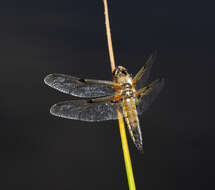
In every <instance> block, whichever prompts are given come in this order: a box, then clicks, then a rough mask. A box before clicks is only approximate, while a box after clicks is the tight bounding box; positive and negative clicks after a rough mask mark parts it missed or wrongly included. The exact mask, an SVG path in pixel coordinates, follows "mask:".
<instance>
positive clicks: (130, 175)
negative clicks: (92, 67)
mask: <svg viewBox="0 0 215 190" xmlns="http://www.w3.org/2000/svg"><path fill="white" fill-rule="evenodd" d="M104 9H105V24H106V34H107V41H108V50H109V56H110V64H111V70H112V72H113V71H114V70H115V67H116V66H115V60H114V53H113V45H112V39H111V32H110V22H109V15H108V4H107V0H104ZM118 118H119V119H118V120H119V130H120V136H121V142H122V149H123V155H124V160H125V168H126V173H127V179H128V185H129V189H130V190H136V186H135V181H134V175H133V169H132V164H131V158H130V153H129V148H128V142H127V137H126V131H125V124H124V120H123V117H122V113H121V112H120V111H119V110H118Z"/></svg>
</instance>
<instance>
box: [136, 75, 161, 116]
mask: <svg viewBox="0 0 215 190" xmlns="http://www.w3.org/2000/svg"><path fill="white" fill-rule="evenodd" d="M163 87H164V79H160V80H156V81H154V82H152V83H151V84H150V85H148V86H147V87H145V88H146V90H145V91H144V90H143V92H142V94H140V96H139V97H137V111H138V114H141V113H143V112H145V111H146V110H147V109H148V108H149V107H150V105H151V104H152V102H153V101H154V100H155V99H156V97H157V96H158V95H159V93H160V91H161V90H162V88H163ZM137 92H138V91H137Z"/></svg>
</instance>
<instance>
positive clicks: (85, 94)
mask: <svg viewBox="0 0 215 190" xmlns="http://www.w3.org/2000/svg"><path fill="white" fill-rule="evenodd" d="M44 82H45V83H46V84H47V85H48V86H50V87H52V88H54V89H56V90H59V91H61V92H63V93H66V94H70V95H73V96H77V97H82V98H92V97H101V96H109V95H113V93H114V88H120V86H119V84H117V83H114V82H112V81H103V80H90V79H81V78H77V77H73V76H70V75H65V74H50V75H48V76H46V77H45V79H44Z"/></svg>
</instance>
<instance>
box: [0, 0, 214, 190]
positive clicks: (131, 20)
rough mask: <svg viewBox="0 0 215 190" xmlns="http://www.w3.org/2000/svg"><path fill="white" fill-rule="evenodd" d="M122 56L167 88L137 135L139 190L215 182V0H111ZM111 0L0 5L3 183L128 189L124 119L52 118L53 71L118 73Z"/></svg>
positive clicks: (0, 162) (0, 186) (0, 159)
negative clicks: (153, 57) (140, 141)
mask: <svg viewBox="0 0 215 190" xmlns="http://www.w3.org/2000/svg"><path fill="white" fill-rule="evenodd" d="M109 8H110V16H111V27H112V37H113V44H114V50H115V57H116V62H117V64H118V65H123V66H125V67H127V68H128V70H129V71H130V72H131V73H133V74H135V73H136V72H137V71H138V70H139V68H140V67H141V66H142V65H143V64H144V63H145V61H146V60H147V57H148V56H149V55H150V53H151V52H153V51H154V50H157V51H158V58H157V63H156V64H155V65H154V66H153V71H152V74H151V79H155V78H157V77H158V76H163V77H164V78H165V79H166V86H165V88H164V90H163V91H162V93H161V94H160V96H159V98H157V100H156V101H155V102H154V104H153V105H152V106H151V108H150V109H149V110H148V112H146V113H145V114H144V115H143V118H144V125H143V124H142V125H143V127H144V138H145V154H144V155H141V154H139V153H138V152H137V151H136V149H135V147H134V145H133V144H132V142H131V140H130V138H129V140H128V141H129V146H130V151H131V157H132V162H133V169H134V174H135V179H136V185H137V189H147V190H148V189H150V190H155V189H156V190H157V189H165V190H167V189H171V190H172V189H184V190H188V189H189V190H190V189H196V190H197V189H214V187H212V185H213V183H214V177H215V175H214V159H215V154H214V145H215V143H214V126H213V125H212V122H210V121H209V120H210V115H211V116H212V114H211V113H213V112H214V110H213V109H212V108H211V109H210V108H209V100H210V99H211V98H212V94H210V93H209V88H210V89H213V88H214V86H213V85H212V82H213V79H212V74H214V70H213V69H214V60H215V59H214V58H215V54H214V50H215V47H214V42H215V40H214V39H215V38H214V33H215V23H214V18H215V14H214V3H211V4H207V3H206V2H204V3H203V1H199V2H198V1H185V0H182V1H152V0H151V1H133V2H131V1H122V0H121V1H111V2H110V6H109ZM103 12H104V10H103V2H102V0H92V1H87V0H84V1H78V0H76V1H75V0H72V1H53V0H52V1H49V0H47V1H41V0H37V1H26V0H23V1H22V0H19V1H15V0H14V1H13V0H11V1H1V2H0V65H1V67H0V68H1V69H0V87H1V93H0V175H1V178H0V189H4V190H5V189H8V190H12V189H15V188H16V189H17V188H18V189H23V190H25V189H28V190H29V189H32V190H37V189H40V190H43V189H46V190H47V189H56V190H58V189H128V187H127V179H126V174H125V168H124V160H123V155H122V149H121V142H120V136H119V130H118V123H117V122H116V121H108V122H102V123H86V122H79V121H73V120H66V119H61V118H57V117H54V116H51V115H50V114H49V108H50V106H51V105H52V104H54V103H56V102H59V101H63V100H69V99H70V98H71V97H69V96H67V95H64V94H62V93H59V92H57V91H55V90H53V89H51V88H49V87H48V86H46V85H45V84H44V83H43V78H44V77H45V76H46V75H47V74H50V73H67V74H71V75H75V76H80V77H87V78H94V79H106V80H111V70H110V66H109V57H108V51H107V43H106V36H105V25H104V15H103Z"/></svg>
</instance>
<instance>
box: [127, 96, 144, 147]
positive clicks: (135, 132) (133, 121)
mask: <svg viewBox="0 0 215 190" xmlns="http://www.w3.org/2000/svg"><path fill="white" fill-rule="evenodd" d="M123 112H124V115H125V120H126V123H127V126H128V130H129V132H130V135H131V138H132V140H133V141H134V144H135V145H136V147H137V148H138V149H139V150H140V151H142V149H143V144H142V134H141V130H140V124H139V119H138V116H137V110H136V105H135V99H134V98H125V99H124V100H123Z"/></svg>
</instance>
